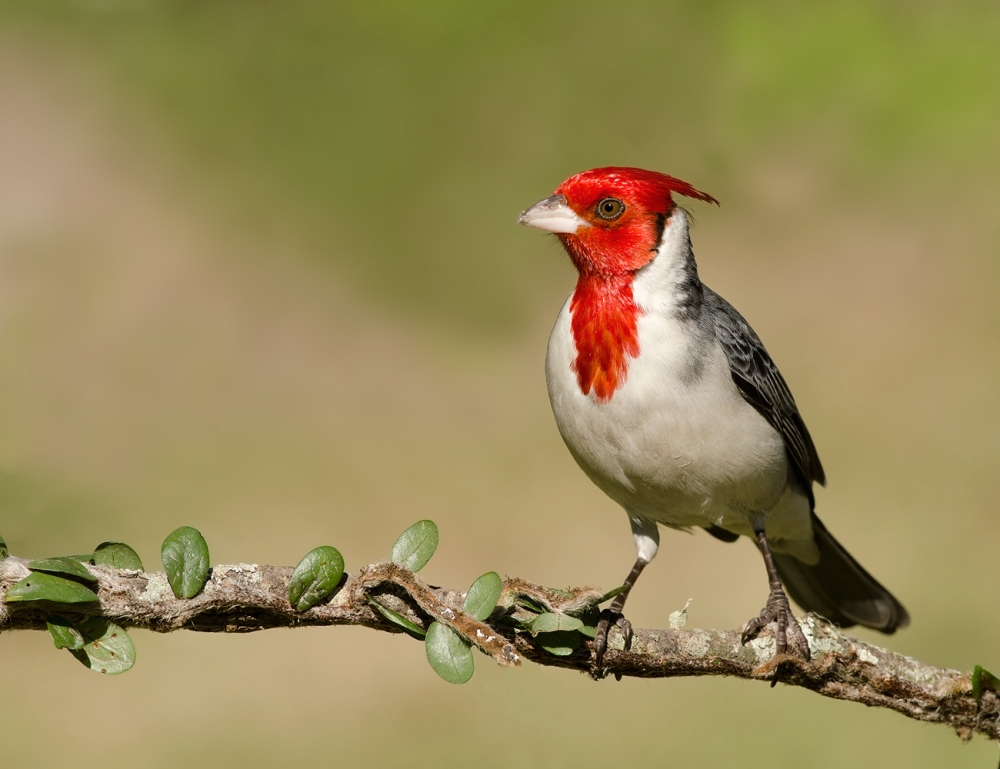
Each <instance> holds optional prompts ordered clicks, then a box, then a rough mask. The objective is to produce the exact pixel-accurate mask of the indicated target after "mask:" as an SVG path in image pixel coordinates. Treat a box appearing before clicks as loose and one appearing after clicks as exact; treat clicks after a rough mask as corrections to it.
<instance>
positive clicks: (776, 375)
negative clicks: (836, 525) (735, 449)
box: [704, 286, 826, 503]
mask: <svg viewBox="0 0 1000 769" xmlns="http://www.w3.org/2000/svg"><path fill="white" fill-rule="evenodd" d="M704 301H705V304H706V306H707V308H708V309H710V313H709V315H710V317H711V318H712V320H713V323H714V325H715V338H716V339H718V340H719V344H721V345H722V349H723V350H725V353H726V358H727V359H728V360H729V373H730V374H732V377H733V381H734V382H735V383H736V386H737V387H738V388H739V391H740V393H741V394H742V395H743V397H744V399H746V401H747V402H748V403H750V404H751V405H752V406H753V407H754V408H755V409H757V411H759V412H760V414H761V416H763V417H764V419H766V420H767V422H768V424H770V425H771V427H773V428H774V429H775V430H777V431H778V433H779V434H780V435H781V437H782V438H784V440H785V448H786V449H787V450H788V456H789V458H790V459H791V461H792V466H793V467H794V468H795V469H796V471H797V472H798V473H799V475H800V477H801V479H802V481H803V486H804V487H805V489H806V491H807V492H808V494H809V501H810V503H812V501H813V495H812V490H811V486H812V482H813V481H815V482H816V483H819V484H820V485H824V484H825V483H826V475H825V474H824V473H823V465H821V464H820V461H819V455H818V454H817V453H816V447H815V446H814V445H813V442H812V438H811V437H810V436H809V430H807V429H806V425H805V422H803V421H802V417H801V416H800V415H799V409H798V407H797V406H796V405H795V399H794V398H793V397H792V393H791V392H790V391H789V389H788V385H787V384H785V380H784V378H783V377H782V376H781V372H779V371H778V367H777V366H775V365H774V361H772V360H771V356H770V355H768V354H767V350H765V349H764V345H763V343H762V342H761V341H760V338H759V337H758V336H757V334H755V333H754V330H753V329H752V328H750V324H749V323H747V322H746V320H744V319H743V316H742V315H740V314H739V312H737V311H736V309H735V308H734V307H733V306H732V305H731V304H729V302H727V301H726V300H725V299H723V298H722V297H721V296H719V295H718V294H717V293H715V292H714V291H712V289H710V288H708V287H707V286H706V287H705V295H704Z"/></svg>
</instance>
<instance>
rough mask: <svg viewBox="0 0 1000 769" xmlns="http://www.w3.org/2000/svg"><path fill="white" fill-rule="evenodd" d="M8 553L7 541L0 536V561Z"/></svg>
mask: <svg viewBox="0 0 1000 769" xmlns="http://www.w3.org/2000/svg"><path fill="white" fill-rule="evenodd" d="M8 555H10V551H9V550H8V549H7V543H6V542H4V541H3V537H0V561H2V560H3V559H4V558H6V557H7V556H8Z"/></svg>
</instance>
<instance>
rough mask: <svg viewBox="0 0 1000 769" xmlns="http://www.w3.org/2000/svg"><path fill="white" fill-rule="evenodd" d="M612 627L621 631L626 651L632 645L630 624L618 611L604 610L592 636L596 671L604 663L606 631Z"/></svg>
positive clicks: (606, 644) (606, 642) (606, 645)
mask: <svg viewBox="0 0 1000 769" xmlns="http://www.w3.org/2000/svg"><path fill="white" fill-rule="evenodd" d="M612 625H613V626H615V627H617V628H618V629H619V630H621V631H622V637H623V638H624V639H625V648H626V649H627V648H628V647H629V646H630V645H631V643H632V623H631V622H629V621H628V620H627V619H625V616H624V615H623V614H622V613H621V612H620V611H617V610H616V609H604V610H603V611H602V612H601V616H600V618H599V619H598V621H597V633H596V634H595V635H594V667H595V668H596V669H597V670H600V669H601V665H602V663H603V662H604V652H605V650H606V649H607V648H608V631H609V630H610V629H611V627H612ZM616 677H617V676H616Z"/></svg>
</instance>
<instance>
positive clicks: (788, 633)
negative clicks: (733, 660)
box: [741, 589, 809, 662]
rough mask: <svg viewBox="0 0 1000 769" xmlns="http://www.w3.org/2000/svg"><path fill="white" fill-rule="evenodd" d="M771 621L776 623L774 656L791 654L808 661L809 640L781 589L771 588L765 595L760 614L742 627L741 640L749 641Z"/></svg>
mask: <svg viewBox="0 0 1000 769" xmlns="http://www.w3.org/2000/svg"><path fill="white" fill-rule="evenodd" d="M771 622H776V623H777V626H778V628H777V632H775V644H776V649H775V651H776V654H775V656H776V657H781V656H784V655H785V654H793V655H795V656H798V657H802V658H803V659H804V660H806V661H807V662H808V661H809V642H808V641H807V640H806V637H805V634H804V633H803V632H802V628H801V627H799V623H798V622H797V621H796V619H795V617H794V615H793V614H792V607H791V605H790V604H789V603H788V597H787V596H786V595H785V593H784V591H783V590H780V589H779V590H772V591H771V594H770V595H769V596H768V597H767V603H766V604H764V608H763V609H762V610H761V612H760V616H759V617H756V618H754V619H752V620H750V621H749V622H748V623H747V624H746V626H745V627H744V628H743V634H742V636H741V640H742V642H743V643H744V644H748V643H750V641H752V640H753V639H754V638H756V637H757V636H758V635H759V634H760V631H761V630H763V629H764V628H765V627H766V626H767V625H768V624H770V623H771Z"/></svg>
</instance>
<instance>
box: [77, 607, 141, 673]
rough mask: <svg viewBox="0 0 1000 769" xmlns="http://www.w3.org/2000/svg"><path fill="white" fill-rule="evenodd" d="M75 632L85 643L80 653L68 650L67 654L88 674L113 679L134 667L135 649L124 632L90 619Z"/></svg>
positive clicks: (103, 622)
mask: <svg viewBox="0 0 1000 769" xmlns="http://www.w3.org/2000/svg"><path fill="white" fill-rule="evenodd" d="M76 628H77V630H79V631H80V633H81V634H82V635H83V638H84V641H85V643H84V645H83V647H82V648H80V649H70V654H72V655H73V656H74V657H76V658H77V659H78V660H80V662H82V663H83V664H84V665H86V666H87V667H88V668H90V669H91V670H94V671H96V672H98V673H107V674H108V675H110V676H113V675H117V674H118V673H124V672H125V671H126V670H128V669H129V668H130V667H132V666H133V665H134V664H135V645H134V644H133V643H132V639H131V638H129V637H128V633H126V632H125V630H124V629H123V628H120V627H118V625H116V624H114V623H113V622H108V621H107V620H106V619H103V618H102V617H91V618H90V619H88V620H84V621H83V622H81V623H80V624H79V625H77V626H76Z"/></svg>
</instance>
